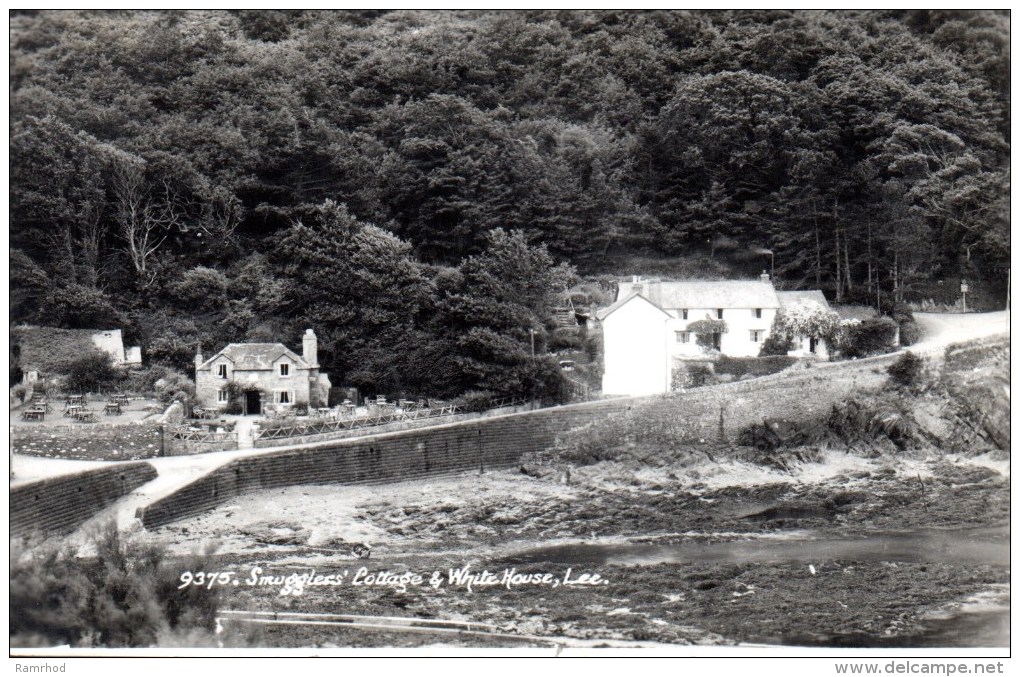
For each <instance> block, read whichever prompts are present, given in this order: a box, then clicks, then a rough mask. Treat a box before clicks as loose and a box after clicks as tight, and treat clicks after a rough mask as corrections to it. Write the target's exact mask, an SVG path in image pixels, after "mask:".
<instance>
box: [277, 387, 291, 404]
mask: <svg viewBox="0 0 1020 677" xmlns="http://www.w3.org/2000/svg"><path fill="white" fill-rule="evenodd" d="M276 403H277V404H290V391H289V390H280V391H278V392H277V393H276Z"/></svg>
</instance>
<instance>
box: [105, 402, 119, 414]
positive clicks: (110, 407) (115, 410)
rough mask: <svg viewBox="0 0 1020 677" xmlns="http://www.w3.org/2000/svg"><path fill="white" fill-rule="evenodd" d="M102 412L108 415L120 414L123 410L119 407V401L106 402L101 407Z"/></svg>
mask: <svg viewBox="0 0 1020 677" xmlns="http://www.w3.org/2000/svg"><path fill="white" fill-rule="evenodd" d="M103 413H105V414H107V415H108V416H109V415H120V414H123V413H124V412H123V410H121V408H120V402H107V403H106V406H105V407H103Z"/></svg>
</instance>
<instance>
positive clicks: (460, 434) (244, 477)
mask: <svg viewBox="0 0 1020 677" xmlns="http://www.w3.org/2000/svg"><path fill="white" fill-rule="evenodd" d="M630 405H631V402H630V401H628V400H609V401H604V402H593V403H586V404H580V405H571V406H565V407H555V408H552V409H542V410H539V411H533V412H527V413H521V414H510V415H506V416H498V417H493V418H486V419H480V420H473V421H466V422H461V423H452V424H448V425H442V426H434V427H430V428H424V429H420V430H408V431H404V432H396V433H388V434H383V435H377V436H373V437H370V438H361V439H357V440H347V441H336V442H325V443H322V444H317V445H314V446H309V447H306V448H302V449H293V450H286V451H279V452H276V453H271V454H265V455H261V456H253V457H249V458H243V459H236V460H234V461H231V462H230V463H227V464H226V465H224V466H221V467H220V468H218V469H216V470H215V471H213V472H212V473H210V474H209V475H206V476H205V477H202V478H201V479H199V480H196V481H195V482H192V483H191V484H189V485H187V486H185V487H183V488H182V489H180V490H178V491H177V492H175V493H173V494H171V495H170V496H167V497H165V498H163V499H161V500H159V501H157V502H155V503H153V504H152V505H149V506H148V507H146V508H145V509H144V511H143V514H142V516H141V517H142V522H143V523H144V524H145V526H146V527H147V528H155V527H159V526H162V525H164V524H168V523H170V522H173V521H175V520H179V519H183V518H185V517H190V516H193V515H197V514H201V513H203V512H205V511H207V510H209V509H211V508H214V507H215V506H217V505H219V504H220V503H222V502H224V501H228V500H232V499H233V498H235V497H236V496H238V495H241V494H244V493H248V492H254V491H259V490H262V489H271V488H275V487H285V486H291V485H300V484H371V483H381V482H395V481H403V480H410V479H415V478H421V477H428V476H438V475H444V474H449V473H457V472H465V471H475V472H479V473H483V472H485V471H487V470H492V469H495V468H506V467H511V466H513V465H514V464H515V463H517V462H518V461H519V460H520V458H521V456H522V455H523V454H524V453H525V452H529V451H539V450H541V449H544V448H547V447H548V446H550V445H552V443H553V442H554V440H555V438H556V436H557V435H558V434H560V433H562V432H564V431H566V430H569V429H571V428H574V427H577V426H578V425H582V424H584V423H586V422H588V421H591V420H592V419H593V418H595V417H599V416H606V415H609V414H611V413H613V412H619V411H623V410H626V408H627V407H628V406H630Z"/></svg>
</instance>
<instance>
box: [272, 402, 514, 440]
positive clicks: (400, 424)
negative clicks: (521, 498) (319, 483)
mask: <svg viewBox="0 0 1020 677" xmlns="http://www.w3.org/2000/svg"><path fill="white" fill-rule="evenodd" d="M531 409H532V406H531V404H525V405H520V406H517V407H502V408H500V409H490V410H488V411H482V412H470V413H466V414H452V415H450V416H443V417H436V418H422V419H417V420H408V421H396V422H394V423H384V424H383V425H377V426H369V427H365V428H352V429H349V430H337V431H334V432H328V433H320V434H318V435H303V436H295V437H279V438H274V439H269V438H260V439H257V440H255V442H254V446H255V447H256V448H257V449H265V448H270V447H291V446H295V445H299V444H314V443H316V442H325V441H328V440H346V439H350V438H352V437H365V436H366V435H381V434H382V433H392V432H399V431H401V430H414V429H417V428H429V427H433V426H437V425H443V424H446V423H459V422H461V421H473V420H477V419H480V418H491V417H493V416H503V415H506V414H516V413H519V412H522V411H531Z"/></svg>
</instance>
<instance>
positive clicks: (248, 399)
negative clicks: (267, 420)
mask: <svg viewBox="0 0 1020 677" xmlns="http://www.w3.org/2000/svg"><path fill="white" fill-rule="evenodd" d="M244 413H245V416H253V415H254V416H258V415H260V414H261V413H262V397H261V396H260V395H259V391H257V390H249V391H248V392H246V393H245V394H244Z"/></svg>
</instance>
